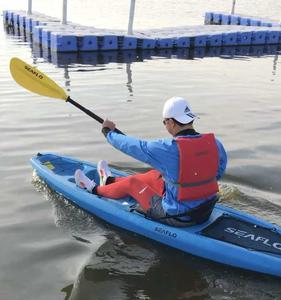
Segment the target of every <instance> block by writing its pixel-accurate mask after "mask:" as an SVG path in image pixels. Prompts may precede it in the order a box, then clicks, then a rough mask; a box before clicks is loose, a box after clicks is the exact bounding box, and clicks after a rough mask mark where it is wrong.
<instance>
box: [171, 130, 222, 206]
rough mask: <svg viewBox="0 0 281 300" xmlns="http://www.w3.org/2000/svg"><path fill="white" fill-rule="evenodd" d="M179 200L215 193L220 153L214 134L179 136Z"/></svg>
mask: <svg viewBox="0 0 281 300" xmlns="http://www.w3.org/2000/svg"><path fill="white" fill-rule="evenodd" d="M176 142H177V145H178V148H179V156H180V157H179V180H178V183H176V185H177V186H178V201H194V200H199V199H202V198H207V197H210V196H212V195H215V194H216V193H217V192H218V191H219V188H218V183H217V180H216V175H217V171H218V167H219V153H218V149H217V144H216V140H215V137H214V134H212V133H208V134H203V135H201V136H199V137H192V138H187V137H179V138H177V139H176Z"/></svg>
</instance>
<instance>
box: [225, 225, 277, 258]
mask: <svg viewBox="0 0 281 300" xmlns="http://www.w3.org/2000/svg"><path fill="white" fill-rule="evenodd" d="M224 231H225V232H227V233H230V234H233V235H235V236H237V238H244V239H248V240H251V241H253V242H257V243H260V244H264V245H266V246H268V247H273V248H274V249H277V250H279V251H280V254H281V243H279V242H276V241H272V240H270V239H268V238H266V237H264V236H259V235H257V234H253V233H250V232H247V231H243V230H240V229H237V228H232V227H227V228H225V229H224Z"/></svg>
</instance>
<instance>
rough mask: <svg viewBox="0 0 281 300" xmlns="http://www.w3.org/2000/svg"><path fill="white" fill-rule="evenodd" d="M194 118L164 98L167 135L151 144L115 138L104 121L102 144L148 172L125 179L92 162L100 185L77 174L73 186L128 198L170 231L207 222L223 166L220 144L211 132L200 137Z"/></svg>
mask: <svg viewBox="0 0 281 300" xmlns="http://www.w3.org/2000/svg"><path fill="white" fill-rule="evenodd" d="M196 118H197V116H196V114H194V113H193V112H192V110H191V107H190V105H189V103H188V101H187V100H186V99H184V98H182V97H172V98H170V99H168V100H167V101H166V102H165V104H164V107H163V124H164V126H165V127H166V130H167V131H168V132H169V134H170V135H171V136H172V138H169V139H158V140H153V141H145V140H139V139H136V138H133V137H130V136H126V135H123V134H120V133H118V132H116V131H114V130H115V124H114V123H113V122H112V121H110V120H105V121H104V122H103V124H102V132H103V134H104V135H105V137H106V138H107V141H108V142H109V143H110V144H111V145H112V146H113V147H115V148H116V149H118V150H120V151H122V152H123V153H125V154H127V155H129V156H131V157H133V158H135V159H137V160H139V161H141V162H144V163H147V164H148V165H150V166H151V167H152V168H153V169H152V170H150V171H148V172H146V173H143V174H135V175H130V176H127V177H118V178H116V177H112V175H111V172H110V169H109V167H108V165H107V163H106V161H101V162H99V163H98V172H99V175H100V185H97V184H96V183H95V182H94V181H93V180H91V179H90V178H88V177H87V176H86V175H85V174H84V173H83V172H82V171H81V170H76V172H75V182H76V184H77V185H78V186H79V187H81V188H86V189H87V190H88V191H89V192H91V193H94V194H98V195H100V196H103V197H107V198H112V199H120V198H123V197H126V196H131V197H133V198H134V199H135V200H136V201H137V202H138V203H139V205H140V206H141V208H142V210H143V211H144V213H145V214H146V216H147V217H149V218H152V219H155V220H158V221H159V222H161V223H165V224H168V225H172V226H179V227H184V226H190V225H193V224H196V223H202V222H204V221H206V220H207V219H208V217H209V216H210V214H211V212H212V209H213V207H214V205H215V203H216V201H217V200H218V197H217V195H218V191H219V188H218V180H219V179H221V177H222V175H223V174H224V172H225V169H226V165H227V155H226V152H225V149H224V147H223V145H222V143H221V142H220V141H219V140H218V139H217V138H215V136H214V134H213V133H207V134H200V133H198V132H196V131H195V129H194V127H193V122H194V120H195V119H196Z"/></svg>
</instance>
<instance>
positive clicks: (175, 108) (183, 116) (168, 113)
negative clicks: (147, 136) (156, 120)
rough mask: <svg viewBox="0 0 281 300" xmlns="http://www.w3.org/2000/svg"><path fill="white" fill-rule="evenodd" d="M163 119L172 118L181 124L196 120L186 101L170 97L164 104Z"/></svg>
mask: <svg viewBox="0 0 281 300" xmlns="http://www.w3.org/2000/svg"><path fill="white" fill-rule="evenodd" d="M163 118H164V119H169V118H173V119H175V120H177V121H178V122H180V123H182V124H187V123H190V122H191V121H193V120H194V119H196V118H197V115H196V114H194V113H193V112H192V110H191V107H190V105H189V103H188V102H187V100H186V99H184V98H182V97H172V98H170V99H168V100H167V101H166V102H165V104H164V107H163Z"/></svg>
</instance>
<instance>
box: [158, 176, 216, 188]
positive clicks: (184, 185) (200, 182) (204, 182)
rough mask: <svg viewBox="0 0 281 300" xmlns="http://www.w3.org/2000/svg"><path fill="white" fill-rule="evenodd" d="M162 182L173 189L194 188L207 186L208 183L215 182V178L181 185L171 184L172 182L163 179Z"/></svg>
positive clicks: (177, 183)
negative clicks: (173, 187)
mask: <svg viewBox="0 0 281 300" xmlns="http://www.w3.org/2000/svg"><path fill="white" fill-rule="evenodd" d="M163 180H164V181H165V182H167V183H168V184H171V185H173V186H175V187H194V186H200V185H203V184H207V183H210V182H212V181H215V180H217V179H216V177H212V178H210V179H206V180H202V181H198V182H193V183H192V182H190V183H188V182H183V183H179V182H173V181H170V180H167V179H165V178H164V177H163Z"/></svg>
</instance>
